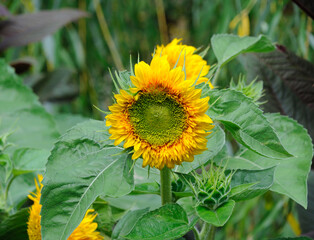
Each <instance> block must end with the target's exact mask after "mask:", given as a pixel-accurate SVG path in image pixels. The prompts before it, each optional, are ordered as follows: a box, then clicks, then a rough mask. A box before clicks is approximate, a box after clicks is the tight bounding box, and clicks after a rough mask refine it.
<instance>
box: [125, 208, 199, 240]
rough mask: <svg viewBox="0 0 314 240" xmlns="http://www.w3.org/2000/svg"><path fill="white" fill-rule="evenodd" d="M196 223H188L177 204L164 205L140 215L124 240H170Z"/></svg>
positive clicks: (179, 235) (183, 212) (182, 233)
mask: <svg viewBox="0 0 314 240" xmlns="http://www.w3.org/2000/svg"><path fill="white" fill-rule="evenodd" d="M195 223H196V222H195V221H194V222H191V223H189V220H188V217H187V214H186V212H185V211H184V209H183V208H182V207H181V206H180V205H178V204H166V205H164V206H162V207H161V208H159V209H156V210H154V211H151V212H148V213H146V214H144V215H142V216H141V217H140V218H139V219H138V220H137V222H136V223H135V225H134V227H133V228H132V230H131V231H130V232H129V233H128V234H127V235H125V236H124V237H125V238H126V239H138V240H145V239H147V240H148V239H149V240H168V239H169V240H170V239H177V238H179V237H181V236H183V235H184V234H185V233H187V232H188V231H189V230H190V229H191V227H193V226H194V224H195Z"/></svg>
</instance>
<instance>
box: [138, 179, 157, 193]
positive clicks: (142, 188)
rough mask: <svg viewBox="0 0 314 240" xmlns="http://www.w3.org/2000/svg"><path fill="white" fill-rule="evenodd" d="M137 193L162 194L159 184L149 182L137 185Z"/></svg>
mask: <svg viewBox="0 0 314 240" xmlns="http://www.w3.org/2000/svg"><path fill="white" fill-rule="evenodd" d="M134 191H136V193H155V194H159V193H160V188H159V184H158V183H156V182H148V183H142V184H137V185H135V189H134Z"/></svg>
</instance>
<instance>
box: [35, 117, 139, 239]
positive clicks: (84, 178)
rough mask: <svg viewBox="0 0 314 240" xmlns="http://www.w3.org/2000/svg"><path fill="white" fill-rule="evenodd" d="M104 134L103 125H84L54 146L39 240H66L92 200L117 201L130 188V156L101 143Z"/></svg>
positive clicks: (48, 164)
mask: <svg viewBox="0 0 314 240" xmlns="http://www.w3.org/2000/svg"><path fill="white" fill-rule="evenodd" d="M104 130H105V123H104V122H102V121H95V120H93V121H92V120H91V121H87V122H84V123H81V124H78V125H77V126H76V127H74V128H72V129H70V130H69V131H68V132H67V133H66V134H65V135H64V136H63V137H61V139H60V140H59V141H58V142H57V143H56V144H55V147H54V149H53V150H52V152H51V155H50V157H49V159H48V163H47V167H46V174H45V177H44V181H43V184H44V187H43V190H42V197H41V204H42V205H43V207H42V211H41V216H42V222H41V224H42V236H43V239H47V240H49V239H53V240H56V239H67V238H68V237H69V236H70V234H71V233H72V231H73V230H74V229H75V228H76V227H77V226H78V225H79V223H80V222H81V220H82V219H83V217H84V215H85V212H86V211H87V209H88V208H89V206H90V205H91V204H92V203H93V202H94V200H95V199H96V197H98V196H99V195H104V196H111V197H119V196H123V195H125V194H127V193H129V192H130V191H132V189H133V188H134V180H133V170H131V166H132V161H131V157H130V155H129V154H128V153H127V152H122V150H123V149H122V148H120V147H115V146H112V145H107V144H106V142H102V139H104V140H108V133H107V132H106V131H104Z"/></svg>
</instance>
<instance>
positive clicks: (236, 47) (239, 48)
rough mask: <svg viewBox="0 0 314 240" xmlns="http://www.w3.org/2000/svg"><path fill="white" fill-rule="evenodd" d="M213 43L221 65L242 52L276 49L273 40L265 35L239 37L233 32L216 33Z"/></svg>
mask: <svg viewBox="0 0 314 240" xmlns="http://www.w3.org/2000/svg"><path fill="white" fill-rule="evenodd" d="M211 45H212V48H213V51H214V53H215V56H216V58H217V60H218V64H219V65H220V66H223V65H225V64H226V63H227V62H229V61H231V60H232V59H234V58H235V57H237V56H238V55H239V54H241V53H247V52H269V51H272V50H274V49H275V47H274V46H273V44H272V43H271V41H270V40H269V39H268V38H266V37H265V36H263V35H260V36H258V37H239V36H236V35H232V34H216V35H214V36H213V37H212V38H211Z"/></svg>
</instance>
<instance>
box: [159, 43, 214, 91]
mask: <svg viewBox="0 0 314 240" xmlns="http://www.w3.org/2000/svg"><path fill="white" fill-rule="evenodd" d="M196 51H197V49H196V48H195V47H193V46H188V45H183V44H182V43H181V39H177V38H175V39H173V40H172V42H171V43H169V44H168V45H166V46H164V45H161V46H157V48H156V51H155V54H156V55H160V56H166V57H167V60H168V62H169V64H170V67H171V68H174V67H175V66H181V67H182V68H183V67H184V71H185V74H186V79H188V80H193V81H196V80H197V82H196V84H200V83H203V82H206V83H208V84H209V86H210V87H211V88H213V85H212V84H211V82H210V81H209V80H208V78H206V77H205V76H206V74H207V73H208V71H209V69H210V66H209V65H207V62H206V61H205V60H203V58H202V57H201V56H200V55H198V54H196V53H195V52H196Z"/></svg>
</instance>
